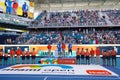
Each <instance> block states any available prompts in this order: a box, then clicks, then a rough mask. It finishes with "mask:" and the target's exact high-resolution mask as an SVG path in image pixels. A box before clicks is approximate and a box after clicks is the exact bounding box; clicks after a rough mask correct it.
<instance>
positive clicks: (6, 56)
mask: <svg viewBox="0 0 120 80" xmlns="http://www.w3.org/2000/svg"><path fill="white" fill-rule="evenodd" d="M4 65H6V66H7V65H8V53H5V54H4Z"/></svg>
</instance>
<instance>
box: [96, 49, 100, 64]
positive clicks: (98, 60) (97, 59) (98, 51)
mask: <svg viewBox="0 0 120 80" xmlns="http://www.w3.org/2000/svg"><path fill="white" fill-rule="evenodd" d="M100 54H101V51H100V49H99V48H98V47H97V49H96V64H100Z"/></svg>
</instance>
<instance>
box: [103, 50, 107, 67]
mask: <svg viewBox="0 0 120 80" xmlns="http://www.w3.org/2000/svg"><path fill="white" fill-rule="evenodd" d="M102 60H103V66H106V51H105V50H104V51H103V52H102Z"/></svg>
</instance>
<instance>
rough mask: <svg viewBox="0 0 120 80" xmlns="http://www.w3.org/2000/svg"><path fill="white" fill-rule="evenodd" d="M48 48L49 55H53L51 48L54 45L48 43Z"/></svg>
mask: <svg viewBox="0 0 120 80" xmlns="http://www.w3.org/2000/svg"><path fill="white" fill-rule="evenodd" d="M47 48H48V54H49V56H50V57H51V56H52V55H51V48H52V46H51V44H50V43H49V44H48V46H47Z"/></svg>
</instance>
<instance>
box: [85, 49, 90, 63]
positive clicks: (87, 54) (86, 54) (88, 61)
mask: <svg viewBox="0 0 120 80" xmlns="http://www.w3.org/2000/svg"><path fill="white" fill-rule="evenodd" d="M85 56H86V64H90V53H89V51H88V49H86V52H85Z"/></svg>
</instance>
